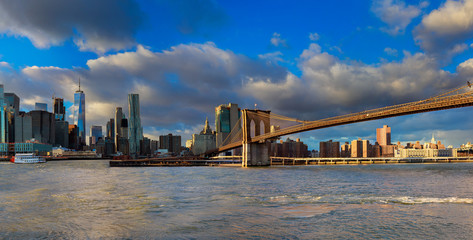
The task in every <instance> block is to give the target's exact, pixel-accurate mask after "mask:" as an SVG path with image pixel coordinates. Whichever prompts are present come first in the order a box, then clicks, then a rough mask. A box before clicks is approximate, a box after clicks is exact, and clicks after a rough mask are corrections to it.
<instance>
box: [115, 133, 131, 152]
mask: <svg viewBox="0 0 473 240" xmlns="http://www.w3.org/2000/svg"><path fill="white" fill-rule="evenodd" d="M129 149H130V143H129V142H128V138H124V137H121V138H120V139H119V140H118V150H117V152H121V153H122V154H123V155H130V150H129Z"/></svg>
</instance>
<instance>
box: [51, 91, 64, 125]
mask: <svg viewBox="0 0 473 240" xmlns="http://www.w3.org/2000/svg"><path fill="white" fill-rule="evenodd" d="M53 113H54V118H55V119H56V120H57V121H66V107H64V99H62V98H56V97H53Z"/></svg>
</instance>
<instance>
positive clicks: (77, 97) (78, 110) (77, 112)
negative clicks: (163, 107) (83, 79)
mask: <svg viewBox="0 0 473 240" xmlns="http://www.w3.org/2000/svg"><path fill="white" fill-rule="evenodd" d="M74 125H77V134H78V137H79V144H80V145H82V146H83V145H85V94H84V92H83V91H82V90H80V79H79V89H78V90H77V91H76V92H75V93H74Z"/></svg>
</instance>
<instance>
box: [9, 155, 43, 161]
mask: <svg viewBox="0 0 473 240" xmlns="http://www.w3.org/2000/svg"><path fill="white" fill-rule="evenodd" d="M10 162H12V163H45V162H46V159H44V158H43V157H41V156H36V155H34V154H33V153H17V154H15V156H13V157H12V158H11V160H10Z"/></svg>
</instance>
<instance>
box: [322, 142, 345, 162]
mask: <svg viewBox="0 0 473 240" xmlns="http://www.w3.org/2000/svg"><path fill="white" fill-rule="evenodd" d="M319 156H320V157H321V158H328V157H336V158H338V157H340V142H332V140H329V141H327V142H320V143H319Z"/></svg>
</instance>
